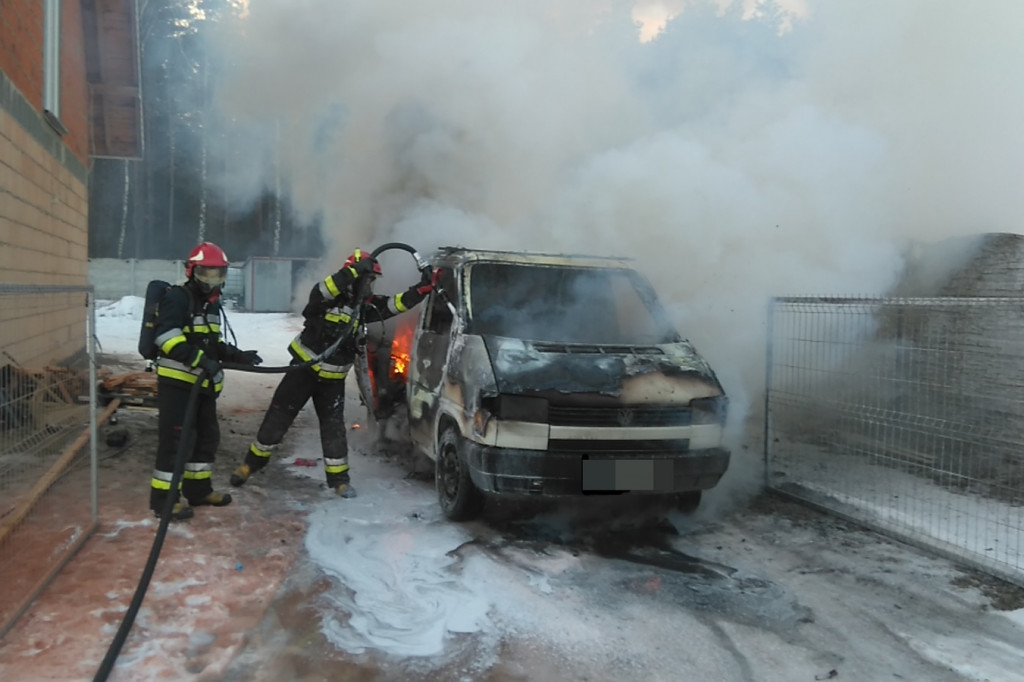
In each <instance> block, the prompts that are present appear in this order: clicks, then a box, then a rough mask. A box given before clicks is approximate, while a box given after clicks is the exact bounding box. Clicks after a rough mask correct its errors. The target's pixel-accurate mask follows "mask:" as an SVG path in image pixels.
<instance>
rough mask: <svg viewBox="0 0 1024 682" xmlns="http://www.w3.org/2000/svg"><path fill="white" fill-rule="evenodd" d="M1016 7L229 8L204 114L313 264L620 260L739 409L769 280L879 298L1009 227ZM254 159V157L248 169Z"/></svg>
mask: <svg viewBox="0 0 1024 682" xmlns="http://www.w3.org/2000/svg"><path fill="white" fill-rule="evenodd" d="M1021 26H1024V3H1021V2H1019V1H1017V0H985V1H984V2H967V1H966V0H900V1H899V2H893V1H892V0H803V1H799V0H788V1H786V2H784V1H783V0H775V1H768V0H742V1H741V0H736V1H732V2H730V1H729V0H717V1H702V0H688V1H684V0H663V1H661V2H652V1H650V0H637V1H636V2H628V1H626V0H605V1H598V2H595V1H594V0H560V1H559V2H557V3H552V2H550V1H548V0H516V1H515V2H486V1H484V2H481V1H480V0H432V1H431V2H415V3H414V2H405V1H401V0H251V2H250V6H249V11H248V12H247V13H246V14H245V15H244V16H243V17H242V18H240V19H238V20H237V22H235V23H234V24H232V25H228V26H225V27H224V31H223V32H222V33H221V34H219V35H218V36H217V41H216V46H217V47H218V48H219V49H223V50H224V51H225V53H226V54H228V55H229V59H230V62H231V64H232V65H233V68H232V69H231V71H230V72H229V74H228V77H227V78H226V79H225V81H224V82H223V83H222V85H221V87H220V88H219V94H220V97H219V100H218V105H219V107H220V109H221V111H222V113H224V115H226V116H228V117H229V118H231V119H234V120H235V121H237V122H238V125H240V126H246V127H248V128H250V129H251V130H252V131H256V132H258V133H261V134H262V140H263V141H264V142H266V144H267V145H268V147H267V148H266V149H261V148H259V147H258V145H255V144H254V145H253V147H252V149H251V155H252V163H251V164H247V167H248V172H246V173H242V172H240V173H239V174H238V175H237V176H235V178H234V180H235V181H236V183H235V185H234V186H233V187H231V188H230V189H231V190H232V191H233V192H236V193H239V194H242V195H244V194H245V193H253V194H255V193H256V192H257V191H259V190H260V189H262V187H263V186H272V180H271V179H272V177H273V174H274V169H273V164H272V162H273V161H274V160H275V159H276V163H277V164H278V165H277V171H278V172H280V174H281V177H282V179H283V182H284V186H285V187H287V188H288V192H289V194H290V198H291V200H292V202H293V204H294V206H295V207H296V209H297V210H298V211H299V212H300V213H301V214H303V215H307V216H313V215H320V216H322V217H323V219H324V226H325V227H324V230H325V233H326V234H325V237H326V239H327V241H328V243H329V244H330V245H331V249H332V253H331V257H332V258H333V259H334V260H337V261H340V259H341V258H343V257H344V255H346V254H347V253H348V252H349V251H351V249H352V248H353V247H354V246H359V245H362V246H369V247H372V246H374V245H378V244H381V243H383V242H386V241H395V240H398V241H405V242H408V243H411V244H412V245H414V246H415V247H416V248H417V249H419V250H420V251H421V252H429V251H430V250H432V249H433V248H435V247H437V246H440V245H449V244H458V245H463V246H468V247H480V248H499V249H525V250H539V251H562V252H586V253H592V254H613V255H620V256H629V257H633V258H635V259H636V262H637V264H638V266H639V268H640V269H641V270H643V271H644V272H646V274H647V275H648V276H649V277H650V278H651V279H652V281H653V282H654V285H655V287H656V288H657V289H658V291H659V292H660V293H661V294H662V295H663V298H664V300H665V301H666V302H667V303H668V305H669V306H670V308H671V310H672V312H673V315H674V318H675V321H676V322H677V324H678V327H679V329H680V331H681V333H682V334H683V335H684V336H686V337H688V338H690V339H691V340H692V341H694V343H695V344H696V346H697V348H698V349H700V350H701V351H702V352H703V353H704V354H705V355H706V356H707V357H708V359H709V360H710V361H711V363H712V365H713V366H714V367H716V368H717V369H718V371H719V374H720V378H721V379H722V380H723V383H724V384H725V386H726V390H727V391H728V392H729V393H730V395H731V396H732V397H733V400H734V405H735V406H736V407H738V408H739V409H740V410H741V411H742V410H743V408H744V407H745V406H746V405H747V404H748V403H749V402H751V401H756V400H757V399H758V395H757V394H758V389H759V388H760V385H761V383H762V374H763V366H764V365H763V363H764V359H763V358H764V345H765V340H764V328H765V311H766V304H767V301H768V299H769V297H771V296H773V295H788V294H877V293H883V292H884V291H886V289H887V288H889V287H890V286H891V285H892V284H893V283H894V282H895V281H896V280H897V278H898V277H899V274H900V271H901V268H902V253H903V252H904V251H905V249H906V248H907V246H908V244H910V243H911V242H913V241H918V240H924V241H934V240H939V239H943V238H946V237H950V236H956V235H963V234H972V233H977V232H1015V231H1018V229H1019V228H1018V224H1019V221H1020V217H1021V216H1022V215H1024V192H1022V191H1021V190H1020V188H1019V187H1018V184H1019V182H1020V178H1022V177H1024V125H1022V122H1024V88H1022V87H1021V83H1024V41H1022V40H1021V39H1020V27H1021ZM264 162H265V163H264Z"/></svg>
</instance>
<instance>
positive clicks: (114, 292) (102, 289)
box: [89, 258, 185, 301]
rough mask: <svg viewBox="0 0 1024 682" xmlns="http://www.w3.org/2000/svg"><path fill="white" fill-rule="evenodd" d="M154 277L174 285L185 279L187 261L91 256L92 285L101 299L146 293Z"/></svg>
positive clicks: (115, 298) (97, 296)
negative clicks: (147, 286)
mask: <svg viewBox="0 0 1024 682" xmlns="http://www.w3.org/2000/svg"><path fill="white" fill-rule="evenodd" d="M153 279H162V280H164V281H166V282H170V283H171V284H178V283H181V282H183V281H185V263H184V261H180V260H135V259H125V260H122V259H120V258H90V259H89V284H91V285H92V286H93V288H94V289H95V291H96V298H98V299H104V300H112V301H113V300H117V299H119V298H122V297H124V296H145V295H146V285H147V284H148V283H149V281H150V280H153Z"/></svg>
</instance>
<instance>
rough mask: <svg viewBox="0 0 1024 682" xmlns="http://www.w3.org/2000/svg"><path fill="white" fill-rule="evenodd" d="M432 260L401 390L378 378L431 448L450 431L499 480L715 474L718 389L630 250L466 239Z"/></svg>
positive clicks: (545, 486)
mask: <svg viewBox="0 0 1024 682" xmlns="http://www.w3.org/2000/svg"><path fill="white" fill-rule="evenodd" d="M432 262H433V265H434V266H435V267H438V268H440V269H441V273H442V277H441V287H440V289H439V290H438V291H435V292H434V293H433V294H431V296H430V298H429V299H428V301H427V302H426V305H425V306H424V307H423V311H422V314H421V316H420V318H419V321H418V324H417V328H416V332H415V335H414V337H413V338H412V342H411V348H410V350H409V362H408V372H407V374H406V375H405V376H404V377H402V379H403V380H404V381H405V382H406V386H405V390H404V391H398V390H397V389H395V388H394V387H391V388H389V390H388V391H386V392H383V393H382V395H383V394H387V395H401V396H402V397H403V398H404V400H405V403H406V407H407V409H408V417H409V419H408V422H409V428H410V436H411V439H412V441H413V443H414V444H415V445H416V446H417V447H418V448H419V449H420V450H422V451H423V452H424V453H425V454H426V455H427V456H429V457H431V458H433V459H435V460H438V458H439V456H440V455H441V453H440V450H439V448H440V447H441V445H442V444H446V447H448V449H449V450H451V449H452V448H451V440H452V439H451V432H452V431H453V430H454V431H455V432H456V433H457V436H458V439H459V447H458V448H456V449H457V451H458V454H459V458H461V460H462V464H464V466H465V469H466V471H465V473H466V474H467V478H468V480H471V481H472V485H473V486H474V487H475V488H477V489H479V490H481V491H484V492H489V493H496V494H521V495H585V494H590V493H622V492H635V493H653V494H668V493H680V492H689V491H700V490H707V489H710V488H712V487H714V486H715V485H716V484H717V483H718V482H719V480H720V479H721V477H722V475H723V474H724V473H725V472H726V470H727V469H728V466H729V460H730V453H729V452H728V450H726V449H725V448H723V447H722V437H723V430H724V424H725V418H726V411H727V398H726V396H725V393H724V391H723V389H722V386H721V384H720V383H719V381H718V379H717V377H716V376H715V373H714V372H713V371H712V369H711V367H710V366H709V365H708V363H707V362H706V361H705V360H704V359H703V358H702V357H701V356H700V354H699V353H698V352H697V351H696V349H694V347H693V346H692V345H691V344H690V343H689V342H688V341H686V340H685V339H683V338H681V337H680V336H679V335H678V333H677V331H676V330H675V329H674V328H673V327H672V326H671V325H670V324H669V323H668V322H667V316H666V315H665V314H664V312H663V310H662V309H661V306H660V304H659V302H658V300H657V296H656V295H655V293H654V292H653V290H652V289H651V287H650V285H649V284H648V283H647V282H646V280H645V279H643V277H642V276H640V275H639V274H638V273H637V272H635V271H634V270H633V269H632V268H630V267H629V265H628V263H626V262H623V261H621V260H617V259H602V258H593V257H579V256H558V255H551V254H517V253H507V252H489V251H471V250H465V249H444V250H442V251H440V252H439V253H438V254H436V255H435V256H434V258H433V259H432ZM379 366H380V364H379V360H378V367H379ZM377 371H378V372H379V371H380V370H379V369H378V370H377ZM357 376H358V377H359V380H360V388H361V390H362V389H363V384H364V383H367V379H366V377H365V376H364V373H360V374H359V375H357ZM378 381H379V379H378ZM364 393H365V391H364ZM375 407H376V408H377V409H378V410H380V409H381V406H379V405H375ZM386 412H387V408H385V409H384V410H383V411H382V412H380V413H381V414H383V413H386ZM446 433H448V436H445V434H446ZM446 461H447V460H446ZM446 468H447V467H446ZM438 469H439V472H440V469H441V467H440V462H439V466H438ZM438 476H439V477H440V476H441V474H440V473H439V474H438ZM449 483H450V482H449ZM438 487H439V494H440V491H441V489H442V485H441V481H440V478H439V486H438ZM447 487H448V488H450V487H451V486H450V485H449V486H447ZM442 506H445V501H444V500H443V499H442Z"/></svg>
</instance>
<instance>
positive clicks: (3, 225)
mask: <svg viewBox="0 0 1024 682" xmlns="http://www.w3.org/2000/svg"><path fill="white" fill-rule="evenodd" d="M0 193H2V197H3V200H2V201H0V280H2V281H6V282H11V283H18V284H62V285H84V284H86V283H87V282H88V274H89V262H88V243H89V240H88V233H87V230H88V226H89V221H88V211H89V206H88V191H87V188H86V185H85V183H84V182H82V181H81V180H80V179H78V178H77V177H75V175H74V174H73V173H72V172H71V171H69V170H68V169H67V168H65V167H64V165H63V164H61V162H60V161H58V160H57V159H56V158H54V156H53V155H52V154H50V152H49V151H48V150H46V149H44V148H43V147H42V146H41V145H40V144H39V143H38V142H37V141H36V140H35V139H33V137H32V136H31V135H30V134H29V133H28V132H27V131H26V130H25V129H24V128H22V127H21V126H20V125H18V124H17V122H16V121H14V120H13V118H12V117H11V115H10V114H9V113H8V112H6V111H4V110H3V109H0Z"/></svg>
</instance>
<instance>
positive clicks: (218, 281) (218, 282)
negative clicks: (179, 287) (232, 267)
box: [192, 265, 228, 289]
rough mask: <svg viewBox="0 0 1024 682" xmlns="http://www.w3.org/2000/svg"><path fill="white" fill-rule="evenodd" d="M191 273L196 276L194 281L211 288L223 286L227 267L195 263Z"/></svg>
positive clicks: (226, 277)
mask: <svg viewBox="0 0 1024 682" xmlns="http://www.w3.org/2000/svg"><path fill="white" fill-rule="evenodd" d="M192 275H193V276H194V277H195V278H196V281H198V282H201V283H202V284H205V285H206V286H208V287H210V288H211V289H213V288H219V287H223V286H224V283H225V282H226V281H227V280H228V269H227V267H210V266H207V265H197V266H196V267H195V269H194V270H193V271H192Z"/></svg>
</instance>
